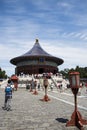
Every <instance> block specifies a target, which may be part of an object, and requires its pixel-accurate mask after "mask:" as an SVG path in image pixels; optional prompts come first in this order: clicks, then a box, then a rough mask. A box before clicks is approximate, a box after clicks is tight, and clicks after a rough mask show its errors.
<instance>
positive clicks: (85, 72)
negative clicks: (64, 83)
mask: <svg viewBox="0 0 87 130" xmlns="http://www.w3.org/2000/svg"><path fill="white" fill-rule="evenodd" d="M72 71H77V72H79V73H80V78H87V67H84V68H83V67H79V66H76V68H75V69H73V68H71V69H68V68H66V69H64V70H61V71H59V72H60V73H62V75H63V76H64V77H65V78H66V79H68V78H69V73H70V72H72Z"/></svg>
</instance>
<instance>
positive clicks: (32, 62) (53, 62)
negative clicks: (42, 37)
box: [10, 39, 64, 75]
mask: <svg viewBox="0 0 87 130" xmlns="http://www.w3.org/2000/svg"><path fill="white" fill-rule="evenodd" d="M10 62H11V63H12V64H13V65H15V66H16V68H15V74H17V75H19V74H21V73H24V74H42V73H49V72H52V73H53V74H55V73H57V72H58V66H59V65H61V64H62V63H63V62H64V61H63V60H62V59H60V58H57V57H55V56H52V55H50V54H48V53H47V52H46V51H44V50H43V49H42V47H41V46H40V44H39V41H38V39H36V42H35V44H34V46H33V47H32V49H31V50H29V51H28V52H27V53H25V54H23V55H21V56H18V57H15V58H13V59H11V60H10Z"/></svg>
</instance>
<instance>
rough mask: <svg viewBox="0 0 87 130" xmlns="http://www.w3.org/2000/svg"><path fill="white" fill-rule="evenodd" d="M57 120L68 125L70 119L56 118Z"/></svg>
mask: <svg viewBox="0 0 87 130" xmlns="http://www.w3.org/2000/svg"><path fill="white" fill-rule="evenodd" d="M56 120H57V121H58V122H61V123H66V122H67V121H68V119H64V118H56Z"/></svg>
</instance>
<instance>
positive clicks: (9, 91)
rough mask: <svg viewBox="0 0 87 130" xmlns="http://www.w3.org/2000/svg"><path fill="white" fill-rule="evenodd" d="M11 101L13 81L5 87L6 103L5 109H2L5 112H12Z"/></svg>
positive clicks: (9, 81)
mask: <svg viewBox="0 0 87 130" xmlns="http://www.w3.org/2000/svg"><path fill="white" fill-rule="evenodd" d="M11 99H12V87H11V80H8V84H7V86H6V87H5V101H4V107H2V108H3V109H4V110H7V111H9V110H11Z"/></svg>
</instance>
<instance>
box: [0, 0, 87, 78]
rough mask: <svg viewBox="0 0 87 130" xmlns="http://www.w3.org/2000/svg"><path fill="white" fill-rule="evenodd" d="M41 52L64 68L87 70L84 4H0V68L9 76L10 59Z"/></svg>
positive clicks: (74, 0) (31, 0)
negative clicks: (38, 49)
mask: <svg viewBox="0 0 87 130" xmlns="http://www.w3.org/2000/svg"><path fill="white" fill-rule="evenodd" d="M36 38H38V39H39V43H40V45H41V46H42V48H43V49H44V50H45V51H47V52H48V53H49V54H52V55H53V56H56V57H59V58H62V59H63V60H64V63H63V64H62V65H60V66H59V70H61V69H64V68H75V67H76V66H77V65H79V66H80V67H87V54H86V53H87V0H84V1H82V0H0V67H1V68H2V69H3V70H5V71H6V73H7V74H8V75H9V76H10V75H11V74H14V72H15V66H14V65H12V64H11V63H10V62H9V61H10V59H12V58H14V57H16V56H19V55H22V54H24V53H26V52H27V51H29V50H30V49H31V48H32V46H33V45H34V43H35V39H36Z"/></svg>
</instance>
